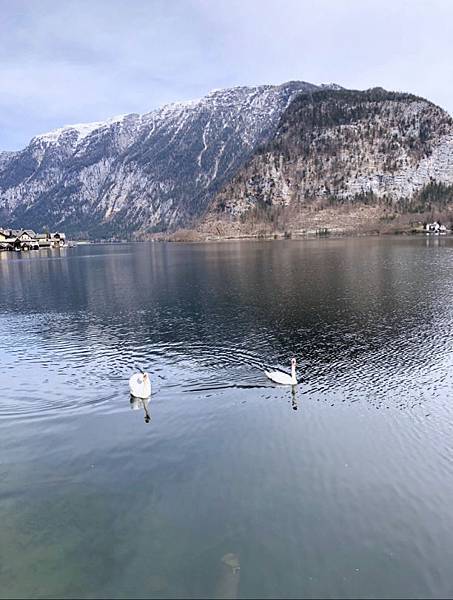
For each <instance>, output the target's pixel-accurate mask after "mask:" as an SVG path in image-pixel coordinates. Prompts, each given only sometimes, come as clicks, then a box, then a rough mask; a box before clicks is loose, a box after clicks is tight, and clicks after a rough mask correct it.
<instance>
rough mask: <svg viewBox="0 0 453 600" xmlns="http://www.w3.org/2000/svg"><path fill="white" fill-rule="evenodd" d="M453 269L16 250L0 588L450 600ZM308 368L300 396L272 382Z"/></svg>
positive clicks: (377, 261)
mask: <svg viewBox="0 0 453 600" xmlns="http://www.w3.org/2000/svg"><path fill="white" fill-rule="evenodd" d="M452 259H453V243H452V241H451V240H450V239H449V238H445V239H440V240H439V239H426V238H411V239H407V238H406V239H403V238H401V239H399V238H393V239H392V238H388V239H356V240H320V241H307V242H296V241H288V242H270V243H269V242H256V243H225V244H223V243H222V244H218V245H215V244H200V245H172V244H140V245H122V246H90V247H79V248H74V249H70V248H68V249H63V250H60V251H55V252H52V253H50V252H49V253H47V252H46V253H30V254H23V255H20V256H17V255H16V254H14V255H11V254H6V253H3V254H0V345H1V348H2V352H1V355H0V380H1V383H2V389H3V394H2V400H1V401H0V597H4V598H7V597H23V596H26V597H36V598H39V597H64V598H72V597H82V598H104V597H115V598H123V597H140V598H160V597H164V598H176V597H211V596H212V595H215V596H217V597H220V596H222V595H223V596H225V595H227V596H229V597H233V596H236V597H238V598H252V597H261V598H270V597H285V598H287V597H307V598H311V597H315V598H316V597H330V598H349V597H450V596H451V595H452V594H453V576H452V574H451V566H450V565H451V562H452V559H453V544H452V542H451V534H450V532H451V530H452V527H453V508H452V506H451V498H452V494H453V477H452V475H453V449H452V442H451V440H452V433H453V431H452V429H453V428H452V416H453V415H452V407H451V391H452V383H453V382H452V375H451V373H452V366H453V365H452V363H453V360H452V349H453V348H452V346H453V344H452V341H451V333H452V324H453V309H452V305H451V297H452V290H453V262H452ZM293 355H294V356H296V357H297V359H298V363H299V375H300V377H301V385H300V386H299V389H298V391H297V393H296V395H295V396H293V395H292V394H291V391H290V390H289V389H286V388H277V387H274V386H272V385H271V384H270V383H269V382H267V381H266V379H265V378H264V377H263V373H262V371H263V369H264V368H265V367H269V366H274V367H275V366H281V367H284V368H288V367H289V360H290V358H291V357H292V356H293ZM135 364H140V365H142V366H143V367H146V368H147V369H148V370H149V372H150V373H151V376H152V382H153V396H152V398H151V401H150V404H149V412H150V414H151V421H150V423H145V421H144V413H143V410H142V408H141V407H137V408H138V410H131V408H132V407H131V404H130V400H129V396H128V387H127V380H128V377H129V376H130V374H131V373H132V372H133V370H134V365H135ZM228 554H233V555H234V560H233V559H231V558H230V563H231V564H236V563H235V562H234V561H238V564H240V570H238V569H235V568H233V567H231V564H228V559H226V562H225V560H224V561H223V562H222V558H223V557H225V556H226V555H228Z"/></svg>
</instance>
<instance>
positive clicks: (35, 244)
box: [0, 228, 66, 251]
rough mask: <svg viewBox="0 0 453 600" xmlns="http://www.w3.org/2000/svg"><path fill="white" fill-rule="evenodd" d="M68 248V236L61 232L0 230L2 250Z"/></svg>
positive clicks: (0, 246)
mask: <svg viewBox="0 0 453 600" xmlns="http://www.w3.org/2000/svg"><path fill="white" fill-rule="evenodd" d="M62 246H66V235H65V234H64V233H61V232H55V233H48V232H46V233H35V232H34V231H33V230H32V229H4V228H0V250H10V251H14V250H15V251H20V250H24V251H26V250H39V249H40V248H60V247H62Z"/></svg>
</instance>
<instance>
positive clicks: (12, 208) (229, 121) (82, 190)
mask: <svg viewBox="0 0 453 600" xmlns="http://www.w3.org/2000/svg"><path fill="white" fill-rule="evenodd" d="M316 89H320V88H318V87H317V86H314V85H312V84H309V83H304V82H290V83H287V84H284V85H281V86H260V87H255V88H246V87H243V88H233V89H227V90H219V91H214V92H212V93H210V94H209V95H208V96H206V97H204V98H202V99H201V100H199V101H194V102H189V103H181V104H177V103H176V104H171V105H167V106H164V107H162V108H160V109H158V110H156V111H153V112H150V113H147V114H144V115H137V114H131V115H125V116H121V117H117V118H114V119H111V120H109V121H106V122H102V123H91V124H82V125H74V126H67V127H63V128H62V129H58V130H56V131H52V132H50V133H47V134H43V135H39V136H37V137H35V138H33V139H32V140H31V142H30V144H29V145H28V146H27V147H26V148H25V149H24V150H22V151H20V152H2V153H0V217H1V220H2V224H3V225H4V226H13V227H14V226H17V227H31V228H35V229H42V228H44V227H47V228H49V229H51V230H55V229H61V230H65V231H67V232H68V233H72V234H82V235H84V234H88V235H91V236H108V235H112V234H113V235H130V234H132V233H137V232H138V234H140V233H145V232H152V231H165V230H167V229H169V228H174V227H177V226H181V225H187V224H190V223H192V222H193V221H194V219H196V218H197V217H198V216H199V215H201V214H202V213H203V212H204V211H205V209H206V207H207V205H208V203H209V202H210V200H211V199H212V197H213V195H214V194H215V193H216V192H218V191H219V190H220V189H221V187H222V186H223V185H224V184H225V183H226V182H227V181H229V180H230V179H231V178H232V177H233V176H234V175H235V174H236V172H237V171H238V169H239V168H240V167H242V166H243V165H244V163H245V162H246V161H247V160H248V159H249V158H250V156H251V155H252V154H253V153H254V151H255V150H256V149H257V147H259V146H260V145H262V144H264V143H266V142H268V141H269V140H270V139H271V138H272V137H273V134H274V133H275V130H276V127H277V125H278V123H279V121H280V118H281V116H282V114H283V112H284V111H285V109H286V108H287V107H288V106H289V104H290V103H291V101H292V100H293V99H294V98H295V97H296V96H298V95H299V94H301V93H302V94H304V93H310V92H312V91H314V90H316Z"/></svg>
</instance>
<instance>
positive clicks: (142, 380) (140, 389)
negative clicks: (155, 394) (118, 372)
mask: <svg viewBox="0 0 453 600" xmlns="http://www.w3.org/2000/svg"><path fill="white" fill-rule="evenodd" d="M129 391H130V393H131V396H134V398H142V399H143V398H149V397H150V396H151V380H150V378H149V375H148V373H145V371H143V370H142V369H140V373H134V374H133V375H132V377H130V378H129Z"/></svg>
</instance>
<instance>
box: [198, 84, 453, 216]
mask: <svg viewBox="0 0 453 600" xmlns="http://www.w3.org/2000/svg"><path fill="white" fill-rule="evenodd" d="M452 185H453V120H452V118H451V117H450V116H449V115H448V113H446V112H445V111H444V110H442V109H441V108H439V107H437V106H435V105H434V104H432V103H430V102H428V101H426V100H423V99H421V98H418V97H415V96H412V95H409V94H400V93H390V92H386V91H385V90H382V89H373V90H368V91H364V92H357V91H350V90H321V91H314V92H313V93H310V94H305V95H300V96H298V97H297V98H295V99H294V100H293V102H292V103H291V105H290V106H289V107H288V109H287V110H286V111H285V113H284V114H283V116H282V119H281V121H280V123H279V126H278V128H277V130H276V133H275V135H274V137H273V139H272V140H270V141H269V142H268V143H267V144H265V145H263V146H262V147H261V148H259V149H258V150H257V151H256V152H255V154H254V155H253V156H252V157H251V158H250V159H249V161H248V162H247V164H246V165H245V166H244V167H243V168H242V169H240V170H239V172H238V173H237V174H236V176H235V177H234V178H233V179H232V180H231V181H230V182H229V183H228V184H227V185H226V186H225V187H224V188H223V190H221V192H220V193H219V194H218V195H217V196H216V198H215V199H214V201H213V204H212V206H211V208H210V211H209V213H208V215H207V216H206V219H207V220H209V219H211V220H212V219H213V218H214V217H219V216H223V217H224V218H228V219H230V220H231V219H242V220H244V219H246V218H247V215H250V214H253V216H254V218H255V219H258V220H259V219H260V218H262V219H263V220H265V219H266V218H267V219H269V218H270V217H269V215H272V212H278V210H279V209H281V208H285V207H288V209H289V208H292V209H293V210H297V209H304V208H307V207H313V206H316V208H317V209H320V208H323V207H324V208H326V207H333V206H339V207H340V206H341V207H344V205H345V204H354V203H355V204H357V203H362V204H366V205H372V204H374V205H376V204H380V205H384V206H387V207H390V208H392V210H397V211H398V210H401V211H403V210H406V211H407V210H418V209H421V210H422V209H423V208H424V207H423V206H422V205H421V200H422V201H423V202H424V203H425V204H426V203H427V202H429V199H430V197H429V191H430V190H431V191H432V192H433V195H434V196H435V199H436V198H437V199H440V200H441V201H442V202H444V204H445V203H448V201H451V203H452V205H453V187H449V186H452ZM206 219H205V222H206Z"/></svg>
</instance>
